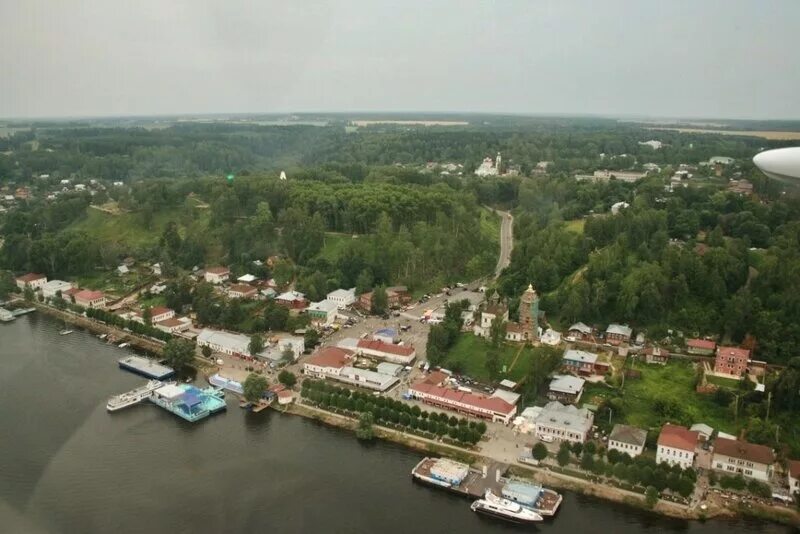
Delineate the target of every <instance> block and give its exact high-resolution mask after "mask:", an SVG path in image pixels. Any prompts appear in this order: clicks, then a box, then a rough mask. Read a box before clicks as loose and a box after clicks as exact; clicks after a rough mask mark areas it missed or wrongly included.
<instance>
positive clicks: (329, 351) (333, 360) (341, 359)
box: [305, 347, 352, 369]
mask: <svg viewBox="0 0 800 534" xmlns="http://www.w3.org/2000/svg"><path fill="white" fill-rule="evenodd" d="M351 354H352V353H351V352H350V351H348V350H344V349H340V348H338V347H323V348H321V349H319V350H318V351H317V352H316V353H314V354H312V355H311V356H310V357H309V358H308V359H307V360H306V362H305V363H307V364H309V365H316V366H318V367H335V368H337V369H340V368H342V367H344V366H345V365H347V361H348V360H349V359H350V355H351Z"/></svg>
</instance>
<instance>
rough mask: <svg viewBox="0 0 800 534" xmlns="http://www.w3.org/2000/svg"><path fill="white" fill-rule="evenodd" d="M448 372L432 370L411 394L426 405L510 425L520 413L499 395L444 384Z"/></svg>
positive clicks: (415, 385) (409, 391) (409, 392)
mask: <svg viewBox="0 0 800 534" xmlns="http://www.w3.org/2000/svg"><path fill="white" fill-rule="evenodd" d="M446 378H447V375H445V374H444V373H431V374H430V375H428V377H427V378H425V379H424V380H421V381H420V382H417V383H416V384H413V385H412V386H411V387H410V388H409V389H408V394H409V395H410V396H411V397H413V398H415V399H417V400H421V401H422V402H424V403H425V404H430V405H431V406H436V407H438V408H445V409H448V410H452V411H454V412H457V413H461V414H464V415H469V416H471V417H477V418H479V419H487V420H489V421H493V422H499V423H503V424H508V423H510V422H511V420H512V419H513V418H514V415H515V414H516V413H517V407H516V406H514V405H513V404H510V403H509V402H508V401H505V400H503V399H501V398H500V397H487V396H486V395H481V394H477V393H472V392H467V391H461V390H457V389H451V388H446V387H443V386H442V384H443V383H444V381H445V379H446Z"/></svg>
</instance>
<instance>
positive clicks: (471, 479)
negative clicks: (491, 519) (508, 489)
mask: <svg viewBox="0 0 800 534" xmlns="http://www.w3.org/2000/svg"><path fill="white" fill-rule="evenodd" d="M436 460H437V458H426V459H425V460H423V461H422V462H420V464H419V465H418V466H417V467H416V468H414V471H413V473H414V474H415V475H418V476H423V477H429V478H432V477H431V468H432V467H433V465H434V464H435V463H436ZM506 469H508V466H507V465H506V464H502V463H499V462H492V463H490V464H489V465H487V466H486V476H484V475H483V472H482V471H478V470H476V469H470V470H469V473H468V474H467V476H466V477H464V480H462V481H461V483H460V484H458V485H457V486H456V485H452V486H450V487H449V488H448V489H449V490H450V491H453V492H454V493H458V494H460V495H463V496H465V497H471V498H476V499H480V498H483V496H484V495H486V490H492V492H493V493H495V494H499V493H500V489H501V488H502V487H503V483H502V482H500V478H501V477H500V475H502V474H503V473H505V471H506Z"/></svg>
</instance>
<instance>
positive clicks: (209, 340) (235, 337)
mask: <svg viewBox="0 0 800 534" xmlns="http://www.w3.org/2000/svg"><path fill="white" fill-rule="evenodd" d="M197 346H198V347H209V348H210V349H211V350H213V351H215V352H221V353H223V354H228V355H229V356H249V355H250V349H249V346H250V338H249V337H247V336H245V335H243V334H235V333H233V332H224V331H222V330H212V329H210V328H204V329H203V330H202V331H201V332H200V335H198V336H197Z"/></svg>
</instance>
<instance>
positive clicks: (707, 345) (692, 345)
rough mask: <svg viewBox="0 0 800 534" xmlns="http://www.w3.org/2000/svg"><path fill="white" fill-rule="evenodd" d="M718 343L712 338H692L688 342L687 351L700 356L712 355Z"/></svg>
mask: <svg viewBox="0 0 800 534" xmlns="http://www.w3.org/2000/svg"><path fill="white" fill-rule="evenodd" d="M716 349H717V344H716V343H715V342H713V341H711V340H710V339H690V340H688V341H687V342H686V352H688V353H689V354H695V355H698V356H711V355H712V354H714V351H715V350H716Z"/></svg>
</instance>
